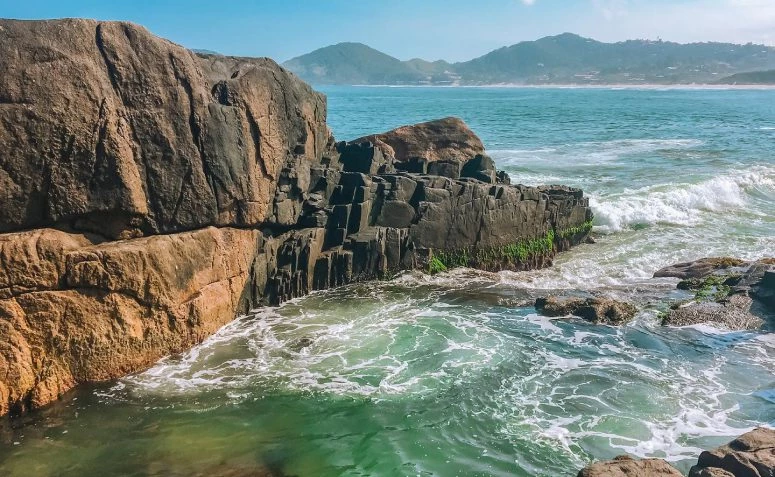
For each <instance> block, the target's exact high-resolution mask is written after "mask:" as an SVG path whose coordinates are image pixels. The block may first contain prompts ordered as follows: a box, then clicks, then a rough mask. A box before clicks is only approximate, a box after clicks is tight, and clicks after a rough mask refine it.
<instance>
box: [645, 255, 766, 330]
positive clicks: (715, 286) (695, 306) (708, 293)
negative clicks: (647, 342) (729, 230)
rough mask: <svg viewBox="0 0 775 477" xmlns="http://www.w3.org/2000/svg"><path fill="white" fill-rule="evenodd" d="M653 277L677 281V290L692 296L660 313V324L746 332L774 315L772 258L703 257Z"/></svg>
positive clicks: (666, 269) (670, 268)
mask: <svg viewBox="0 0 775 477" xmlns="http://www.w3.org/2000/svg"><path fill="white" fill-rule="evenodd" d="M654 276H655V277H675V278H681V279H682V280H681V281H680V282H679V283H678V288H679V289H682V290H688V291H690V292H692V293H694V299H693V300H690V301H687V302H685V303H678V304H675V305H674V306H673V307H672V308H671V309H670V310H669V311H667V312H665V313H664V314H663V317H662V324H664V325H669V326H686V325H694V324H699V323H711V324H713V325H715V326H721V327H723V328H727V329H731V330H746V329H756V328H760V327H761V326H762V325H763V324H765V320H766V319H767V318H768V317H770V316H773V315H775V259H771V258H765V259H761V260H757V261H753V262H746V261H743V260H739V259H735V258H728V257H720V258H703V259H700V260H696V261H694V262H686V263H679V264H676V265H672V266H669V267H666V268H663V269H661V270H659V271H657V272H656V273H655V274H654Z"/></svg>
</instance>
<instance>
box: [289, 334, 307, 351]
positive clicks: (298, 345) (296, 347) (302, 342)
mask: <svg viewBox="0 0 775 477" xmlns="http://www.w3.org/2000/svg"><path fill="white" fill-rule="evenodd" d="M310 346H312V338H309V337H307V336H305V337H303V338H301V339H299V340H298V341H296V342H295V343H293V344H292V345H291V346H290V348H291V349H292V350H293V351H296V352H297V353H298V352H299V351H301V350H303V349H304V348H309V347H310Z"/></svg>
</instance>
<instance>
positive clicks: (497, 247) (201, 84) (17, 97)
mask: <svg viewBox="0 0 775 477" xmlns="http://www.w3.org/2000/svg"><path fill="white" fill-rule="evenodd" d="M0 68H2V69H0V71H4V73H3V74H2V75H0V196H1V198H2V203H3V205H4V207H2V209H0V231H2V232H5V233H3V234H0V414H1V413H7V412H9V411H17V412H21V411H24V410H27V409H32V408H36V407H39V406H42V405H45V404H46V403H48V402H50V401H51V400H53V399H56V398H57V397H58V396H59V395H60V394H61V393H63V392H65V391H67V390H68V389H70V388H72V387H73V386H75V385H77V384H78V383H83V382H90V381H99V380H106V379H112V378H115V377H118V376H121V375H123V374H126V373H129V372H132V371H137V370H139V369H143V368H144V367H147V366H149V365H150V364H152V363H153V362H154V361H155V360H157V359H159V358H160V357H162V356H164V355H167V354H169V353H173V352H178V351H182V350H184V349H186V348H188V347H190V346H192V345H193V344H196V343H198V342H200V341H201V340H202V339H204V338H205V337H207V336H208V335H210V334H212V333H213V332H214V331H216V330H217V329H218V328H219V327H220V326H222V325H223V324H225V323H227V322H228V321H230V320H232V319H234V318H235V317H236V316H237V315H238V314H240V313H244V312H246V311H248V310H249V309H251V308H254V307H256V306H260V305H262V304H265V303H279V302H281V301H283V300H286V299H289V298H291V297H296V296H301V295H303V294H305V293H308V292H309V291H311V290H317V289H325V288H328V287H332V286H337V285H342V284H346V283H350V282H353V281H358V280H367V279H372V278H377V277H385V276H389V275H390V274H392V273H394V272H397V271H399V270H405V269H412V268H422V269H424V270H427V271H430V272H438V271H442V270H444V269H446V268H449V267H454V266H472V267H478V268H483V269H488V270H500V269H528V268H535V267H542V266H547V265H550V264H551V260H552V257H553V256H554V254H555V253H556V252H558V251H560V250H564V249H566V248H568V247H570V246H572V245H574V244H576V243H579V242H580V241H581V240H583V239H584V238H585V236H586V234H587V233H588V231H589V228H590V220H591V216H592V215H591V212H590V210H589V207H588V202H587V199H586V198H584V197H583V194H582V192H581V191H580V190H576V189H570V188H566V187H561V186H551V187H538V188H537V187H526V186H521V185H519V186H512V185H510V184H509V178H508V176H507V175H506V174H504V173H502V172H498V171H496V170H495V167H494V164H493V162H492V160H491V159H490V158H489V157H487V156H486V155H484V149H483V146H482V144H481V141H480V140H479V138H477V137H476V135H475V134H473V132H471V131H470V130H469V129H468V128H467V126H465V124H463V123H462V121H459V120H455V119H445V120H441V121H434V122H430V123H424V124H420V125H417V126H409V127H404V128H399V129H398V130H394V131H390V132H388V133H384V134H381V135H378V136H375V137H374V138H373V142H374V143H376V145H375V144H373V143H372V142H371V141H370V140H369V138H362V139H360V140H358V141H355V142H352V143H335V142H334V140H333V138H332V137H330V134H329V132H328V129H327V127H326V124H325V98H324V97H322V96H321V95H320V94H318V93H315V92H314V91H312V90H311V89H310V88H309V87H308V86H307V85H305V84H304V83H302V82H301V81H300V80H298V79H297V78H296V77H295V76H293V75H292V74H290V73H288V72H286V71H285V70H283V69H282V68H280V67H279V66H277V65H276V64H275V63H274V62H272V61H271V60H268V59H242V58H226V57H220V56H202V57H199V56H196V55H193V54H192V53H191V52H189V51H188V50H185V49H183V48H181V47H179V46H177V45H174V44H172V43H170V42H167V41H165V40H162V39H159V38H156V37H154V36H153V35H151V34H150V33H148V32H147V31H146V30H144V29H142V28H140V27H137V26H135V25H130V24H124V23H112V22H104V23H98V22H93V21H87V20H61V21H44V22H20V21H8V20H3V21H0Z"/></svg>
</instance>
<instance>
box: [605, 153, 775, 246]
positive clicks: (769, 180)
mask: <svg viewBox="0 0 775 477" xmlns="http://www.w3.org/2000/svg"><path fill="white" fill-rule="evenodd" d="M751 189H756V190H762V189H766V190H770V191H771V190H773V189H775V168H773V167H767V166H758V167H752V168H750V169H749V170H747V171H745V172H732V173H728V174H725V175H722V176H718V177H714V178H713V179H709V180H706V181H704V182H700V183H698V184H686V183H676V184H660V185H656V186H649V187H646V188H642V189H638V190H634V191H626V192H624V193H622V194H617V195H611V196H608V197H595V196H593V197H591V198H590V205H591V206H592V209H593V211H594V212H595V224H596V225H598V227H597V230H598V231H601V232H617V231H621V230H623V229H625V228H627V227H631V226H634V225H652V224H673V225H684V226H694V225H698V224H700V223H701V222H702V221H703V220H704V218H703V213H705V212H727V211H730V210H735V209H740V208H743V207H745V206H746V203H747V202H748V192H749V191H750V190H751Z"/></svg>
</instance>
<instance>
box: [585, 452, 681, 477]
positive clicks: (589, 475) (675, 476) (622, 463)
mask: <svg viewBox="0 0 775 477" xmlns="http://www.w3.org/2000/svg"><path fill="white" fill-rule="evenodd" d="M647 476H648V477H651V476H655V477H656V476H665V477H668V476H669V477H683V475H682V474H681V473H680V472H679V471H678V469H676V468H675V467H673V466H672V465H670V464H668V463H667V462H665V461H664V460H662V459H643V460H635V459H633V458H632V457H629V456H626V455H623V456H619V457H616V458H614V459H613V460H609V461H605V462H596V463H594V464H590V465H588V466H587V467H585V468H584V469H582V470H581V471H580V472H579V473H578V477H647Z"/></svg>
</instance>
